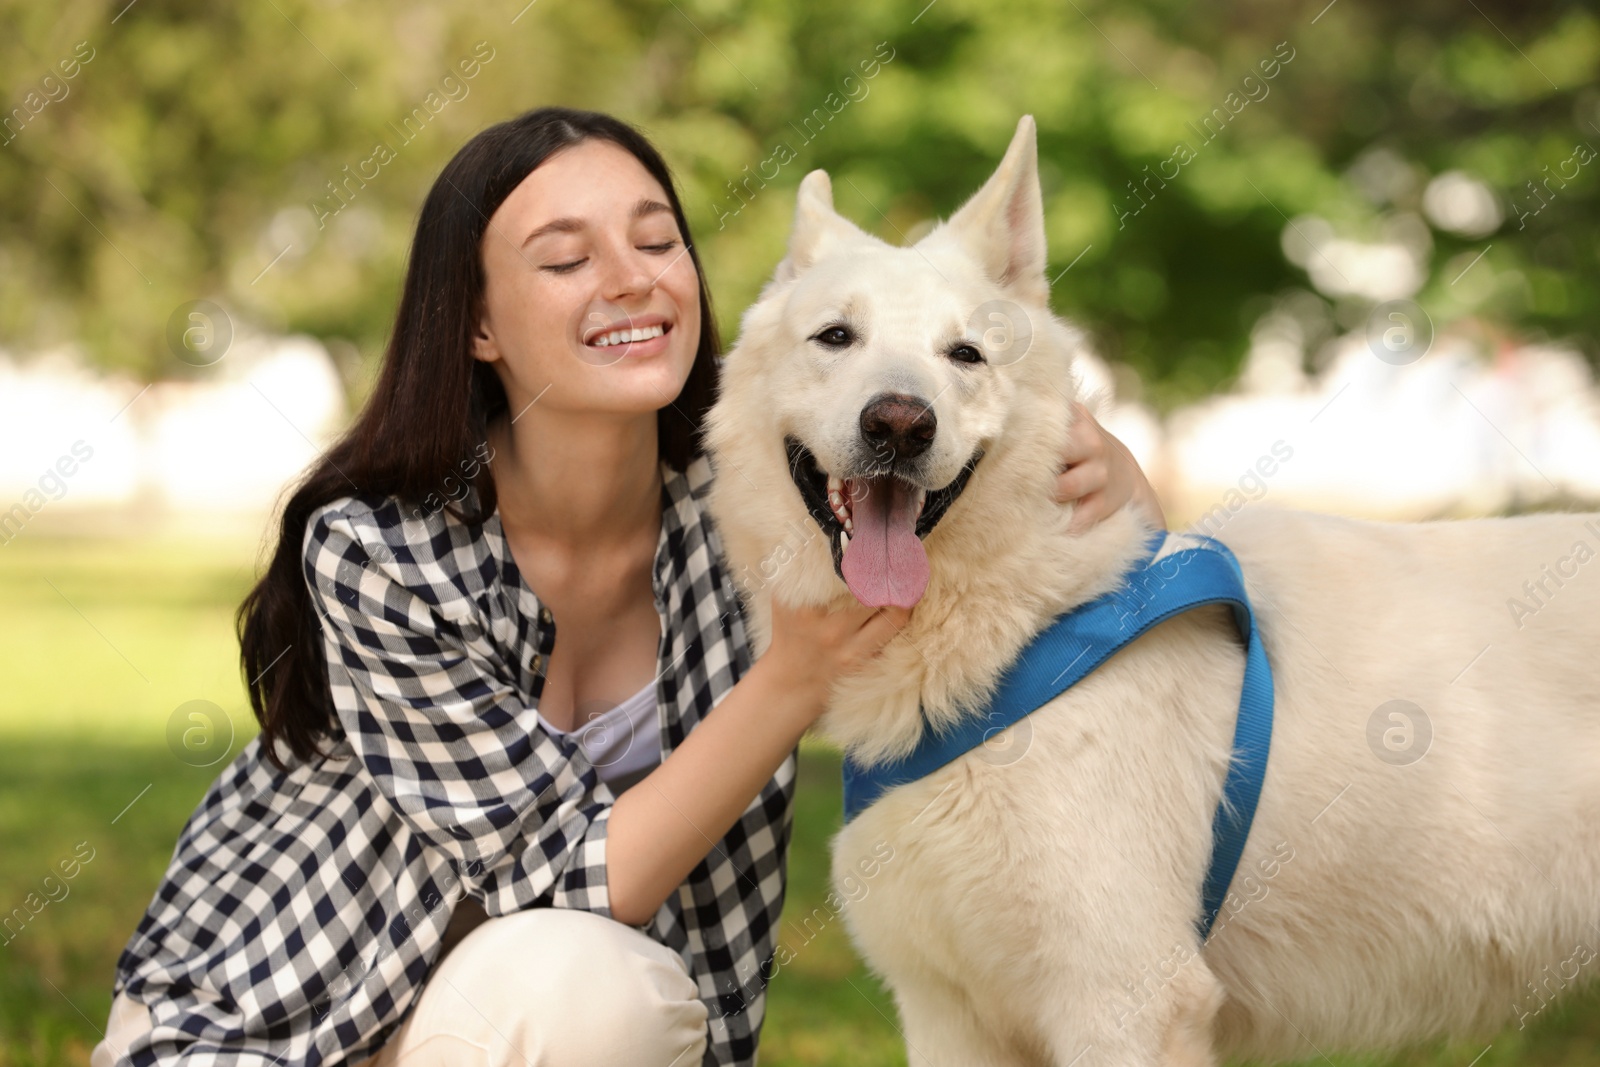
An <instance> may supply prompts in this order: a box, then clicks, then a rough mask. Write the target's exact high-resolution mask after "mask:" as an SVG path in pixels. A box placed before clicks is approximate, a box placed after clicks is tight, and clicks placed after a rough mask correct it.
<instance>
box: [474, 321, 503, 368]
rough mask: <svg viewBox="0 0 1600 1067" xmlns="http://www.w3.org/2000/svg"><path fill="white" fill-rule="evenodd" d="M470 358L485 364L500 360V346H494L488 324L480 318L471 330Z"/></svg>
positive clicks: (492, 335)
mask: <svg viewBox="0 0 1600 1067" xmlns="http://www.w3.org/2000/svg"><path fill="white" fill-rule="evenodd" d="M472 358H473V359H481V360H483V362H485V363H493V362H494V361H495V360H497V359H499V358H500V346H499V345H497V344H495V341H494V334H493V333H491V332H490V330H489V323H488V322H487V321H486V320H485V319H484V318H483V317H482V316H479V318H478V322H477V325H476V326H474V327H473V330H472Z"/></svg>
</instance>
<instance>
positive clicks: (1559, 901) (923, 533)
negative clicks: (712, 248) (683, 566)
mask: <svg viewBox="0 0 1600 1067" xmlns="http://www.w3.org/2000/svg"><path fill="white" fill-rule="evenodd" d="M1045 264H1046V257H1045V240H1044V225H1043V214H1042V202H1041V197H1040V192H1039V184H1038V177H1037V158H1036V150H1035V146H1034V127H1033V122H1032V119H1031V118H1028V117H1024V118H1023V120H1022V121H1021V123H1019V125H1018V127H1017V133H1016V136H1015V138H1014V139H1013V141H1012V143H1011V146H1010V149H1009V150H1008V151H1007V153H1006V156H1005V159H1004V161H1003V162H1002V163H1001V164H1000V167H999V169H998V170H997V171H996V172H995V174H994V176H993V177H992V178H991V179H990V180H989V181H988V182H987V183H986V184H985V185H984V186H983V188H982V189H981V190H979V191H978V193H977V194H976V195H974V196H973V197H972V199H971V200H969V201H968V202H967V203H966V204H965V205H963V206H962V207H961V209H960V210H959V211H957V212H956V213H955V215H954V216H952V217H951V218H950V219H949V220H948V221H947V222H945V223H942V224H941V225H939V226H938V227H937V228H936V229H934V230H933V231H932V232H930V233H929V234H928V235H927V236H926V237H924V238H923V239H921V240H920V241H918V242H917V243H916V244H915V245H913V246H911V247H905V248H900V247H894V246H891V245H888V244H886V243H884V242H882V241H879V240H877V239H876V238H874V237H871V236H869V235H867V234H866V233H864V232H862V231H861V230H859V229H857V228H856V227H855V226H853V225H852V224H851V223H849V222H847V221H845V220H844V219H843V218H841V217H840V216H839V215H837V214H836V213H835V212H834V210H833V205H832V196H831V192H830V186H829V182H828V177H827V175H826V174H825V173H823V172H822V171H814V172H812V173H811V174H809V175H807V176H806V178H805V179H804V181H803V182H802V183H801V185H800V190H799V199H798V206H797V211H796V219H795V226H794V232H793V235H792V237H791V243H790V248H789V253H788V256H787V257H786V258H785V259H784V260H783V262H782V263H781V264H780V265H779V266H778V268H777V272H776V274H775V276H774V278H773V280H772V281H771V282H770V283H769V284H768V285H767V287H766V288H765V290H764V291H763V292H762V294H761V297H760V299H759V301H758V302H757V303H756V304H755V305H754V306H753V307H751V308H750V309H749V311H748V312H747V313H746V314H745V316H744V319H743V323H742V329H741V332H740V337H739V341H738V344H737V346H736V347H735V348H734V350H733V351H731V352H729V354H728V356H727V360H726V365H725V367H724V370H723V375H722V386H721V399H720V400H719V402H718V403H717V405H716V407H715V408H714V409H713V411H712V413H711V417H710V419H709V421H708V425H707V440H708V442H709V445H710V447H711V450H712V458H713V464H714V467H715V470H716V471H717V477H716V479H715V482H714V485H713V488H712V497H711V506H712V509H713V512H714V517H715V520H716V523H717V526H718V528H719V529H720V531H721V536H722V539H723V545H724V549H725V552H726V554H727V557H728V559H729V561H730V564H731V566H732V567H733V570H734V572H735V574H736V575H737V577H738V579H739V581H740V584H741V585H742V586H743V587H744V589H745V591H746V595H747V597H748V598H749V606H750V609H751V612H750V614H751V625H752V640H753V643H754V646H755V648H756V651H757V652H758V653H759V652H760V651H761V650H764V649H765V647H766V645H767V642H768V639H769V633H770V621H771V611H770V604H771V598H773V597H779V598H782V599H783V600H784V601H786V602H792V603H818V604H821V603H830V602H842V601H843V600H844V598H845V597H848V596H851V595H854V596H856V597H857V598H858V599H860V600H861V601H862V602H864V603H868V604H883V603H901V604H910V603H915V604H916V609H915V611H914V612H913V614H912V619H911V623H910V625H909V627H908V629H907V630H906V631H905V632H904V633H902V634H901V635H900V636H899V637H897V638H896V639H895V640H893V641H892V642H890V644H889V645H888V646H887V648H886V649H885V650H884V652H883V653H882V654H881V656H880V657H879V658H878V659H877V660H875V661H874V662H873V664H872V666H871V667H870V668H868V669H867V670H865V671H863V672H861V673H859V674H858V675H856V676H853V677H851V678H849V679H848V680H847V681H846V682H844V683H841V684H840V685H838V686H836V687H835V691H834V694H833V699H832V701H831V703H830V705H829V709H828V711H827V713H826V714H825V715H824V716H823V718H822V719H821V720H820V721H819V728H820V729H821V730H822V732H823V733H824V734H826V735H827V736H828V737H829V738H831V739H832V740H834V741H836V742H837V743H838V744H839V745H840V746H841V747H842V748H843V749H844V750H845V751H846V752H847V753H848V754H849V755H850V756H851V757H852V758H853V759H854V760H855V761H856V762H857V763H859V764H862V765H871V764H874V763H879V762H882V761H885V760H889V759H892V758H896V757H899V756H902V755H904V754H905V753H907V752H908V751H910V750H911V749H912V747H913V746H914V745H915V744H916V743H917V741H918V739H919V738H920V737H921V736H922V734H923V732H924V730H926V729H928V728H929V727H930V725H931V726H934V727H938V726H941V725H945V724H948V723H951V722H953V721H955V720H956V719H958V718H960V717H962V716H964V715H968V714H974V713H976V709H978V708H981V707H982V706H983V702H984V701H985V699H986V698H987V696H988V695H989V693H990V692H991V690H992V687H993V685H994V683H995V681H996V679H997V677H998V676H999V675H1000V673H1001V672H1002V671H1003V669H1004V668H1006V666H1007V665H1008V664H1009V663H1010V662H1011V661H1012V660H1013V659H1014V658H1015V657H1016V656H1017V653H1018V651H1019V650H1020V649H1021V648H1022V647H1023V646H1024V645H1025V644H1026V643H1027V642H1028V641H1029V639H1030V638H1031V637H1032V636H1033V635H1034V634H1036V633H1037V632H1038V631H1040V630H1041V629H1042V628H1044V627H1045V626H1046V625H1047V624H1048V623H1049V622H1050V620H1051V619H1052V618H1054V617H1055V616H1057V615H1058V614H1060V613H1062V612H1065V611H1067V610H1069V609H1071V608H1073V607H1074V606H1076V605H1078V604H1080V603H1083V602H1084V601H1087V600H1089V599H1092V598H1094V597H1096V596H1099V595H1100V594H1102V593H1105V592H1107V591H1109V590H1110V589H1112V588H1113V587H1115V586H1116V585H1117V584H1118V582H1119V578H1120V577H1121V575H1122V574H1123V572H1125V571H1126V570H1127V569H1128V567H1129V566H1130V563H1131V562H1133V561H1135V560H1136V559H1137V558H1138V556H1139V553H1140V549H1141V546H1142V544H1143V542H1144V541H1145V540H1146V538H1147V537H1148V536H1149V535H1150V533H1151V532H1152V531H1151V530H1150V529H1149V528H1148V527H1147V526H1145V525H1142V520H1141V519H1140V518H1139V517H1138V516H1137V515H1136V514H1134V513H1133V511H1132V509H1127V508H1124V509H1123V510H1122V511H1121V512H1119V513H1117V514H1114V515H1112V516H1111V517H1109V518H1108V519H1106V520H1105V521H1103V522H1101V523H1100V524H1098V525H1097V526H1095V527H1094V528H1093V529H1091V530H1089V531H1088V532H1086V533H1083V534H1081V535H1073V534H1069V533H1068V530H1067V523H1068V520H1069V519H1070V509H1064V508H1061V507H1060V506H1058V505H1057V504H1055V503H1054V502H1053V500H1052V496H1051V486H1052V479H1053V478H1054V476H1055V474H1056V468H1057V462H1058V457H1059V456H1060V454H1061V451H1062V447H1063V445H1064V441H1065V435H1066V432H1067V428H1068V425H1069V422H1070V420H1071V419H1072V417H1073V414H1072V411H1071V407H1070V404H1069V399H1068V398H1069V395H1070V394H1071V393H1073V391H1074V386H1073V384H1072V378H1071V360H1072V356H1073V353H1074V351H1075V349H1076V348H1077V346H1078V343H1079V338H1078V335H1077V334H1076V333H1075V332H1074V331H1073V330H1072V329H1071V328H1070V327H1069V326H1067V325H1066V324H1065V323H1063V322H1061V321H1059V320H1058V319H1056V318H1055V317H1053V316H1052V315H1051V313H1050V310H1049V303H1048V296H1049V293H1048V286H1047V284H1046V281H1045V276H1044V270H1045ZM886 456H887V457H888V458H887V459H885V458H884V457H886ZM852 537H853V539H852ZM1217 537H1218V539H1219V540H1221V541H1222V542H1223V543H1225V544H1226V545H1227V546H1228V547H1229V548H1230V549H1231V550H1232V551H1233V552H1234V553H1235V555H1236V556H1237V558H1238V560H1239V562H1240V564H1241V566H1242V569H1243V572H1244V576H1245V580H1246V587H1247V589H1248V592H1249V596H1250V599H1251V603H1252V605H1253V607H1254V610H1255V613H1256V617H1257V620H1258V624H1259V626H1260V630H1261V633H1262V637H1263V640H1264V642H1265V646H1266V650H1267V653H1268V657H1269V659H1270V662H1271V666H1272V671H1273V675H1274V683H1275V687H1276V718H1277V724H1276V732H1275V734H1274V736H1273V739H1272V745H1271V760H1270V764H1269V766H1268V769H1267V773H1266V785H1265V790H1264V792H1263V794H1262V798H1261V803H1260V807H1259V809H1258V811H1257V814H1256V816H1255V822H1254V827H1253V829H1252V830H1251V833H1250V837H1249V842H1248V846H1247V848H1246V850H1245V853H1244V856H1243V861H1242V863H1241V864H1240V866H1239V868H1238V872H1237V875H1236V877H1235V878H1234V880H1233V882H1232V891H1231V893H1230V895H1229V899H1228V902H1227V905H1226V906H1225V907H1224V909H1223V913H1222V914H1221V915H1220V916H1219V918H1218V919H1217V925H1216V927H1215V928H1214V930H1213V932H1212V935H1211V937H1210V939H1209V940H1208V941H1207V942H1206V943H1205V944H1204V945H1201V944H1200V943H1199V940H1198V935H1197V933H1196V930H1195V925H1194V924H1195V922H1196V918H1197V916H1198V914H1199V912H1200V886H1201V881H1202V879H1203V877H1204V874H1205V870H1206V867H1207V863H1208V860H1209V858H1210V850H1211V844H1212V839H1211V830H1212V817H1213V812H1214V810H1215V808H1216V805H1217V803H1218V798H1219V794H1220V791H1221V784H1222V781H1223V776H1224V773H1225V770H1226V766H1227V760H1228V756H1229V749H1230V744H1231V742H1232V739H1233V730H1234V724H1235V716H1236V713H1237V708H1238V702H1239V692H1240V685H1241V680H1242V677H1243V671H1244V653H1243V648H1242V646H1241V643H1240V640H1239V634H1238V631H1237V630H1236V628H1235V626H1234V623H1233V622H1232V619H1231V616H1230V615H1229V614H1228V612H1227V609H1226V608H1225V607H1223V606H1218V605H1212V606H1207V607H1204V608H1199V609H1196V610H1193V611H1189V612H1187V613H1185V614H1182V615H1179V616H1177V617H1175V618H1173V619H1171V620H1169V621H1166V622H1164V623H1161V624H1160V625H1158V626H1157V627H1156V628H1154V629H1152V630H1150V631H1149V632H1148V633H1146V634H1145V635H1144V636H1143V637H1141V638H1139V639H1138V640H1137V641H1135V642H1134V643H1133V644H1131V645H1129V646H1128V647H1126V648H1125V649H1123V650H1122V651H1121V652H1119V653H1117V654H1116V655H1115V656H1114V657H1112V658H1111V659H1110V660H1109V661H1108V662H1107V663H1106V664H1105V665H1104V666H1102V667H1101V668H1100V669H1099V670H1097V671H1095V672H1094V673H1093V674H1091V675H1089V677H1087V678H1086V679H1084V680H1083V681H1082V682H1081V683H1080V684H1078V685H1077V686H1075V687H1074V688H1071V689H1069V690H1067V691H1066V692H1065V693H1064V694H1062V695H1061V696H1059V697H1057V698H1056V699H1054V700H1052V701H1050V702H1049V703H1048V704H1046V705H1045V706H1044V707H1043V708H1040V709H1039V710H1038V711H1036V712H1034V713H1033V714H1032V715H1031V716H1029V717H1028V718H1026V719H1024V720H1022V722H1020V723H1019V724H1017V725H1016V726H1014V727H1012V728H1011V729H1010V730H1009V731H1007V734H1006V735H1002V737H1001V738H1000V739H999V740H1001V741H1003V742H1004V743H1003V744H1001V745H1000V746H999V747H996V746H995V745H994V744H992V743H991V744H985V745H982V746H980V747H978V748H976V749H974V750H973V751H972V752H970V753H968V754H967V755H965V756H962V757H960V758H958V759H957V760H955V761H954V762H953V763H951V764H949V765H947V766H945V767H944V768H942V769H941V770H939V771H937V772H935V773H933V774H931V775H929V776H927V777H925V778H923V779H921V780H918V781H916V782H913V783H910V784H907V785H902V786H900V787H898V788H895V789H892V790H890V791H889V792H887V793H886V794H884V796H883V797H882V798H881V799H880V800H878V801H877V803H875V804H873V805H872V806H870V807H868V808H867V809H866V810H865V811H864V812H863V813H862V814H861V815H860V816H859V817H858V818H856V819H854V820H853V821H852V822H850V824H849V825H848V826H847V827H846V828H845V829H844V830H843V831H842V832H841V833H840V834H839V835H838V836H837V838H836V839H835V842H834V881H835V886H836V887H837V888H838V891H839V893H840V895H841V897H846V896H848V897H850V898H853V899H852V902H851V903H850V904H849V906H848V907H847V908H846V909H845V916H846V923H847V926H848V929H849V931H850V934H851V936H852V937H853V939H854V940H855V943H856V945H857V947H858V948H859V950H860V951H861V953H862V954H863V956H864V957H865V959H866V960H867V961H868V963H869V965H870V966H871V967H872V968H873V969H874V970H875V971H876V972H877V973H879V974H881V975H882V976H883V977H884V979H885V980H886V981H887V982H888V984H889V986H890V987H891V988H892V990H893V993H894V996H895V1000H896V1002H897V1004H898V1006H899V1010H900V1015H901V1018H902V1020H903V1023H904V1035H905V1039H906V1043H907V1045H908V1046H909V1051H908V1055H909V1057H910V1060H911V1062H912V1063H913V1064H924V1063H931V1064H952V1065H956V1064H959V1065H961V1067H973V1065H979V1064H997V1065H998V1064H1006V1065H1011V1064H1016V1065H1022V1064H1054V1065H1059V1067H1066V1065H1068V1064H1077V1065H1080V1067H1091V1065H1127V1064H1135V1065H1145V1064H1171V1065H1177V1064H1184V1065H1190V1064H1215V1063H1218V1062H1220V1060H1221V1059H1222V1058H1224V1057H1235V1056H1248V1057H1259V1058H1263V1059H1271V1060H1281V1059H1285V1058H1298V1057H1304V1056H1310V1055H1315V1054H1317V1053H1318V1052H1331V1051H1333V1050H1334V1049H1336V1048H1337V1049H1382V1048H1387V1047H1393V1046H1397V1045H1401V1044H1405V1043H1410V1042H1414V1041H1417V1040H1420V1039H1426V1038H1429V1037H1431V1036H1433V1035H1439V1034H1446V1033H1452V1034H1461V1035H1470V1034H1472V1033H1489V1034H1492V1033H1493V1032H1494V1031H1496V1030H1497V1029H1498V1028H1500V1027H1503V1026H1505V1025H1508V1024H1510V1025H1519V1024H1520V1025H1526V1024H1528V1023H1529V1022H1530V1021H1531V1020H1532V1018H1533V1017H1534V1016H1536V1015H1538V1013H1539V1012H1540V1010H1541V1009H1542V1007H1543V1005H1544V1004H1545V1002H1546V1001H1548V1000H1550V999H1551V998H1553V997H1554V996H1555V995H1556V994H1557V993H1559V992H1561V991H1563V990H1564V989H1566V988H1567V987H1569V986H1572V985H1576V984H1578V983H1580V982H1583V981H1585V980H1586V979H1587V978H1589V977H1590V976H1591V974H1592V973H1593V972H1595V971H1600V964H1596V963H1595V960H1596V958H1597V956H1600V564H1596V565H1595V566H1594V567H1586V566H1584V564H1585V563H1586V562H1587V561H1588V560H1589V559H1590V558H1592V557H1593V556H1594V554H1595V548H1594V546H1597V545H1600V516H1596V515H1573V514H1545V515H1531V516H1526V517H1520V518H1509V519H1482V520H1471V521H1456V522H1433V523H1425V524H1417V525H1400V524H1388V523H1376V522H1367V521H1358V520H1354V519H1347V518H1338V517H1334V516H1329V515H1319V514H1312V513H1307V512H1298V511H1292V510H1275V509H1270V508H1266V507H1259V506H1257V507H1251V508H1246V509H1244V511H1242V512H1240V513H1239V514H1237V515H1236V516H1234V517H1233V518H1231V519H1229V520H1228V522H1227V524H1226V527H1225V528H1224V529H1222V530H1220V531H1218V532H1217ZM1186 543H1190V542H1187V540H1186V538H1185V537H1184V536H1183V535H1174V536H1172V537H1170V538H1169V539H1168V541H1167V544H1166V546H1165V548H1164V549H1163V553H1166V552H1171V551H1173V550H1175V549H1177V548H1180V547H1184V545H1185V544H1186ZM1513 602H1515V603H1519V604H1520V605H1521V611H1518V610H1517V609H1516V608H1515V607H1512V606H1510V605H1511V604H1512V603H1513ZM885 856H888V857H889V858H888V859H886V860H885V859H884V857H885ZM859 872H870V873H871V874H872V877H871V878H870V880H869V881H867V882H865V883H862V880H861V873H859ZM863 885H864V892H863V891H862V889H861V887H862V886H863ZM852 887H854V888H855V889H856V891H855V892H846V890H847V889H849V888H852Z"/></svg>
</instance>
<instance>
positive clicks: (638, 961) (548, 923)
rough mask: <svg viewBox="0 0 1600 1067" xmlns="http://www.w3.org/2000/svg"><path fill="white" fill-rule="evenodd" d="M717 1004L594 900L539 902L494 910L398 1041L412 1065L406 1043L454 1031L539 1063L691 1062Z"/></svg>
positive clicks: (441, 973) (672, 959) (679, 965)
mask: <svg viewBox="0 0 1600 1067" xmlns="http://www.w3.org/2000/svg"><path fill="white" fill-rule="evenodd" d="M707 1014H708V1013H707V1009H706V1006H705V1004H704V1003H703V1002H701V1000H700V999H699V991H698V989H697V987H696V984H695V982H694V980H693V978H691V977H690V975H689V973H688V971H687V969H686V967H685V965H684V963H683V960H682V959H681V957H679V956H678V954H677V953H676V952H674V951H673V950H672V949H670V948H668V947H667V946H665V945H663V944H661V943H659V942H657V941H655V940H654V939H652V938H651V937H649V936H648V935H646V934H644V933H643V932H641V931H639V930H637V929H635V928H633V927H629V926H626V925H624V924H622V923H619V922H616V921H614V920H612V919H607V918H605V917H603V916H600V915H596V914H594V913H593V912H585V911H579V910H575V909H566V908H538V909H533V910H529V911H524V912H518V913H517V914H515V915H507V916H502V917H500V918H496V919H491V920H489V921H488V922H485V923H483V924H482V925H481V926H479V927H478V928H477V929H475V930H473V931H472V933H471V934H469V935H468V936H467V937H465V938H464V939H463V940H462V941H461V943H460V944H459V945H457V946H456V947H455V948H454V949H452V950H451V952H450V953H449V955H447V956H446V957H445V958H444V960H443V961H441V962H440V964H439V965H438V967H437V968H436V970H435V971H434V974H433V975H432V976H431V977H430V979H429V982H428V985H427V987H426V988H425V989H424V991H423V994H422V997H421V999H420V1000H419V1002H418V1004H417V1005H416V1010H415V1012H414V1013H413V1015H412V1017H411V1020H410V1021H409V1022H408V1023H407V1025H406V1027H405V1029H404V1031H402V1033H401V1034H399V1035H396V1036H397V1038H398V1039H399V1047H398V1048H397V1049H396V1051H397V1052H399V1053H400V1054H401V1056H402V1057H404V1058H403V1059H402V1060H401V1061H400V1062H402V1063H403V1064H404V1065H405V1067H410V1065H411V1064H412V1063H418V1064H421V1063H423V1062H426V1057H423V1058H422V1059H415V1058H413V1057H412V1056H409V1055H406V1051H407V1050H406V1046H407V1045H411V1046H415V1047H416V1050H417V1052H418V1053H419V1054H421V1052H422V1050H423V1048H424V1047H426V1046H427V1045H431V1046H433V1047H434V1048H439V1049H440V1050H441V1051H443V1049H442V1048H441V1045H444V1046H448V1045H450V1044H452V1042H449V1041H446V1042H440V1041H429V1040H428V1039H429V1038H432V1037H438V1036H449V1037H455V1038H457V1039H458V1040H459V1041H462V1042H465V1043H466V1044H468V1045H471V1046H477V1047H482V1048H485V1049H487V1050H493V1049H495V1048H500V1049H503V1050H504V1051H505V1055H506V1057H507V1060H508V1062H511V1063H518V1064H521V1063H533V1064H538V1065H540V1067H562V1065H565V1064H569V1063H570V1064H584V1065H601V1067H604V1065H608V1064H612V1063H615V1064H618V1065H621V1064H652V1063H654V1064H659V1065H660V1067H667V1065H669V1064H671V1065H673V1067H692V1065H693V1064H696V1063H698V1062H699V1060H700V1056H701V1053H702V1051H703V1049H704V1046H705V1040H706V1019H707ZM425 1042H426V1045H425V1044H424V1043H425ZM459 1052H460V1046H459V1045H457V1047H456V1055H453V1056H451V1061H452V1062H457V1063H459V1062H461V1060H460V1059H459ZM489 1061H490V1062H494V1058H493V1056H492V1055H491V1056H490V1057H489Z"/></svg>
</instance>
